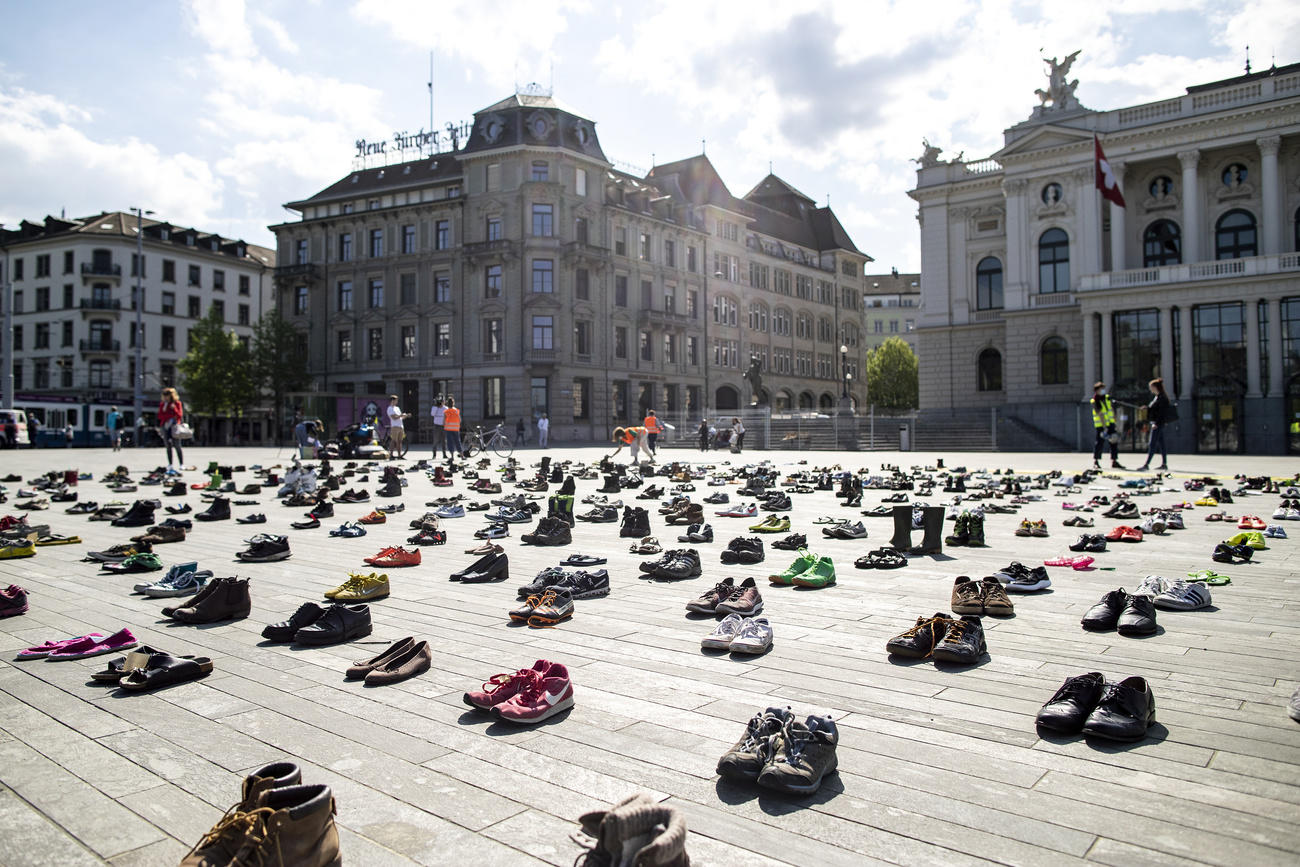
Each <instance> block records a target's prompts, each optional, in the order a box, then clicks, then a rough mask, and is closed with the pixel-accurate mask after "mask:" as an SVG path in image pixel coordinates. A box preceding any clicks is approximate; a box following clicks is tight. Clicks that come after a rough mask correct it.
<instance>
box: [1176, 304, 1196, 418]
mask: <svg viewBox="0 0 1300 867" xmlns="http://www.w3.org/2000/svg"><path fill="white" fill-rule="evenodd" d="M1178 319H1179V327H1178V331H1179V336H1180V337H1181V338H1182V345H1181V346H1179V347H1178V349H1179V352H1178V354H1179V355H1180V356H1181V358H1179V360H1178V379H1179V389H1178V399H1179V400H1191V399H1192V391H1193V390H1194V387H1195V384H1196V365H1195V363H1194V357H1193V355H1192V342H1193V335H1192V306H1191V305H1190V304H1184V305H1183V306H1182V307H1179V308H1178Z"/></svg>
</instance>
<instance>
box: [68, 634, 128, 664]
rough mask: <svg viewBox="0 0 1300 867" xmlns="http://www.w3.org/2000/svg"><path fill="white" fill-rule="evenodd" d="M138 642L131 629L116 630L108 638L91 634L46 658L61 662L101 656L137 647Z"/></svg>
mask: <svg viewBox="0 0 1300 867" xmlns="http://www.w3.org/2000/svg"><path fill="white" fill-rule="evenodd" d="M136 644H137V642H136V640H135V636H134V635H132V634H131V630H129V629H122V630H120V631H118V632H114V633H113V634H112V635H110V636H109V637H108V638H96V637H92V636H89V635H87V636H85V637H84V638H79V639H77V640H76V641H74V642H72V643H71V644H69V645H67V646H65V647H62V648H60V649H59V650H57V651H55V652H54V653H51V654H50V655H49V656H47V657H45V658H46V660H48V661H50V662H60V661H62V660H65V659H85V658H86V657H88V656H99V655H100V654H101V653H117V652H118V651H122V650H129V649H130V648H132V647H135V646H136Z"/></svg>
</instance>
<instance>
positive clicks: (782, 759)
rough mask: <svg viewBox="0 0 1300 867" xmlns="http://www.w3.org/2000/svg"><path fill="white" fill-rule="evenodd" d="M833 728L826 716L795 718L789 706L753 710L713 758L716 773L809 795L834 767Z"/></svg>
mask: <svg viewBox="0 0 1300 867" xmlns="http://www.w3.org/2000/svg"><path fill="white" fill-rule="evenodd" d="M839 740H840V733H839V728H838V727H837V726H836V725H835V722H834V720H832V719H831V718H830V717H828V716H809V717H808V718H807V720H806V721H804V722H800V721H799V720H797V719H795V717H794V715H793V714H792V713H791V712H790V709H789V708H779V707H769V708H768V709H767V710H765V711H763V712H761V713H758V714H755V715H754V717H753V718H752V719H751V720H750V721H749V723H748V724H747V725H746V726H745V732H744V734H743V735H741V737H740V740H738V741H736V744H735V746H733V747H732V748H731V749H729V750H727V752H725V753H723V755H722V758H720V759H719V760H718V773H719V774H720V775H722V776H724V777H726V778H728V779H730V780H736V781H738V782H747V783H758V784H759V785H760V786H763V787H764V788H769V789H775V790H777V791H781V792H790V793H795V794H809V793H812V792H815V791H817V789H818V788H819V787H820V786H821V782H822V779H823V778H824V777H825V776H826V775H827V774H832V773H834V772H835V769H836V767H837V765H838V759H837V756H836V754H835V748H836V746H837V745H838V744H839Z"/></svg>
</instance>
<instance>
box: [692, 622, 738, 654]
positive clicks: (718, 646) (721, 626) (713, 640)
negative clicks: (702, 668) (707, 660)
mask: <svg viewBox="0 0 1300 867" xmlns="http://www.w3.org/2000/svg"><path fill="white" fill-rule="evenodd" d="M744 625H745V618H744V617H741V616H740V615H739V614H728V615H727V616H726V617H724V618H722V620H720V621H718V625H717V626H715V627H713V631H712V632H710V633H709V634H708V635H706V636H704V637H703V638H701V639H700V647H701V648H703V649H704V650H727V649H729V648H730V647H731V642H732V641H733V640H734V639H735V638H736V637H737V636H738V635H740V630H741V628H742V627H743V626H744Z"/></svg>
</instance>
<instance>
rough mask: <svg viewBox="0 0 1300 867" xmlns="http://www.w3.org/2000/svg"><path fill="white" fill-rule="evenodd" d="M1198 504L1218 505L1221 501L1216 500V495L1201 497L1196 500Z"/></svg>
mask: <svg viewBox="0 0 1300 867" xmlns="http://www.w3.org/2000/svg"><path fill="white" fill-rule="evenodd" d="M1196 505H1198V506H1217V505H1219V501H1218V500H1216V499H1215V498H1214V497H1201V498H1200V499H1199V500H1197V501H1196Z"/></svg>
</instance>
